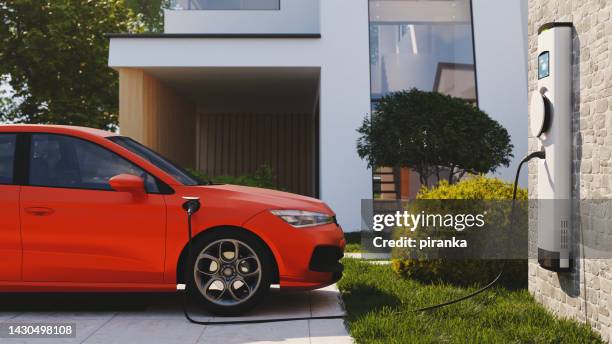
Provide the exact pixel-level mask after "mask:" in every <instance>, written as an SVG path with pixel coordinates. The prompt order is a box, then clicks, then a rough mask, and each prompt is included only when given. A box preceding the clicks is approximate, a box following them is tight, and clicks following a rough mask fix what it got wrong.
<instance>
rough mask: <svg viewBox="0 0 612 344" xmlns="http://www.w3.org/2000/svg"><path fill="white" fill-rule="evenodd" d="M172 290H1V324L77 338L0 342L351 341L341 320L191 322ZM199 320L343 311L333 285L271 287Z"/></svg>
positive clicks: (315, 343)
mask: <svg viewBox="0 0 612 344" xmlns="http://www.w3.org/2000/svg"><path fill="white" fill-rule="evenodd" d="M180 305H181V299H180V297H179V296H178V295H174V294H17V295H15V294H0V323H3V322H4V323H8V322H10V323H41V322H52V323H57V322H64V323H75V324H76V338H70V339H59V338H56V339H27V340H26V339H20V338H12V339H7V338H0V342H1V343H89V344H91V343H103V344H112V343H129V344H137V343H147V344H149V343H164V344H165V343H168V344H171V343H177V344H188V343H223V344H233V343H310V344H319V343H321V344H322V343H333V344H342V343H352V340H351V338H350V337H349V335H348V333H347V331H346V328H345V326H344V321H343V320H342V319H333V320H302V321H291V322H279V323H265V324H244V325H243V324H241V325H207V326H201V325H194V324H191V323H189V322H188V321H187V320H186V319H185V318H184V317H183V313H182V309H181V306H180ZM192 313H193V315H192V317H195V318H197V320H202V321H210V320H212V321H214V320H230V319H237V320H238V319H239V320H246V319H267V318H282V317H310V316H330V315H342V314H344V309H343V307H342V303H341V299H340V293H339V292H338V289H337V288H336V287H335V286H330V287H327V288H325V289H320V290H315V291H311V292H281V291H280V290H278V289H276V288H273V289H272V290H271V291H270V293H269V294H268V296H267V298H266V300H265V301H264V302H263V304H262V305H261V306H260V307H259V308H258V309H257V310H256V311H254V312H252V313H249V314H248V315H246V316H243V317H239V318H216V317H212V316H210V315H208V314H205V313H202V312H200V311H198V310H197V309H194V310H193V311H192Z"/></svg>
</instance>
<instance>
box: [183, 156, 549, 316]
mask: <svg viewBox="0 0 612 344" xmlns="http://www.w3.org/2000/svg"><path fill="white" fill-rule="evenodd" d="M534 158H538V159H545V158H546V153H545V152H544V151H538V152H534V153H531V154H529V155H527V156H526V157H524V158H523V160H521V162H520V163H519V165H518V168H517V170H516V176H515V178H514V189H513V191H512V208H511V211H510V230H512V229H513V228H514V210H515V206H516V194H517V191H518V180H519V176H520V173H521V169H522V167H523V165H524V164H525V163H526V162H528V161H530V160H532V159H534ZM183 199H184V200H185V203H183V209H184V210H185V211H186V212H187V227H188V235H189V241H188V242H187V262H191V260H192V259H193V251H192V241H193V240H192V239H193V238H192V228H191V217H192V216H193V215H194V214H195V213H197V212H198V210H200V207H201V205H200V198H199V197H183ZM188 266H189V264H185V267H186V268H185V270H187V267H188ZM188 273H189V271H185V274H184V276H185V278H187V276H188V275H187V274H188ZM503 273H504V269H503V267H502V269H501V271H500V272H499V274H497V276H496V277H495V278H494V279H493V280H492V281H491V282H489V283H488V284H487V285H485V286H484V287H482V288H480V289H478V290H476V291H474V292H472V293H470V294H468V295H465V296H463V297H460V298H457V299H454V300H451V301H447V302H444V303H440V304H437V305H433V306H427V307H423V308H417V309H413V310H411V311H410V312H411V313H419V312H425V311H431V310H434V309H438V308H442V307H446V306H449V305H452V304H455V303H458V302H461V301H464V300H467V299H470V298H472V297H474V296H476V295H478V294H481V293H483V292H484V291H486V290H488V289H490V288H491V287H493V286H494V285H495V284H496V283H497V282H498V281H499V279H500V278H501V276H502V275H503ZM177 289H178V290H181V291H183V314H184V315H185V318H186V319H187V320H188V321H189V322H190V323H192V324H197V325H238V324H263V323H275V322H285V321H299V320H328V319H344V318H345V317H346V316H345V315H331V316H316V317H315V316H310V317H293V318H273V319H255V320H230V321H198V320H195V319H193V318H192V317H191V316H190V314H189V312H188V311H187V285H186V284H185V285H177ZM402 313H405V312H397V314H402Z"/></svg>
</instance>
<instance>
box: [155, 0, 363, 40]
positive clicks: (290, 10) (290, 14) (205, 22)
mask: <svg viewBox="0 0 612 344" xmlns="http://www.w3.org/2000/svg"><path fill="white" fill-rule="evenodd" d="M319 1H320V0H281V7H280V10H279V11H264V10H247V11H235V10H225V11H208V10H200V11H196V10H191V11H187V10H182V11H175V10H166V11H164V18H165V19H164V22H165V29H164V30H165V32H166V33H229V34H231V33H234V34H241V33H249V34H261V33H265V34H279V33H282V34H289V33H292V34H293V33H315V34H316V33H319V32H320V28H319V27H320V25H319ZM358 7H359V6H358ZM339 20H342V18H339Z"/></svg>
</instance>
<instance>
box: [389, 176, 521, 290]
mask: <svg viewBox="0 0 612 344" xmlns="http://www.w3.org/2000/svg"><path fill="white" fill-rule="evenodd" d="M512 194H513V184H511V183H507V182H504V181H502V180H500V179H497V178H488V177H485V176H474V177H471V178H468V179H465V180H463V181H461V182H458V183H455V184H449V183H448V182H445V181H442V182H440V184H439V185H438V186H436V187H430V188H426V187H424V188H422V189H421V190H420V192H419V194H418V195H417V200H416V201H413V202H410V203H408V206H407V209H406V210H407V211H409V212H410V213H420V212H425V213H430V214H431V213H435V214H459V213H466V214H469V213H478V212H482V211H483V210H485V211H486V212H487V220H488V221H487V224H486V225H485V226H484V227H483V228H481V229H479V231H481V232H480V234H476V235H475V234H473V233H471V234H470V233H468V231H464V232H455V231H453V230H450V231H439V230H438V229H431V228H420V229H418V230H417V231H414V232H408V230H407V229H405V228H397V229H395V231H394V233H393V238H396V239H397V238H399V237H402V236H410V237H412V238H415V239H422V238H425V237H428V236H432V237H434V236H435V238H436V239H444V238H449V237H450V236H455V237H457V238H469V242H470V248H469V249H472V250H480V251H482V252H485V251H486V252H489V253H490V252H491V251H493V252H495V250H496V249H503V247H500V246H505V245H513V244H519V242H520V243H526V235H527V233H526V231H524V229H525V228H526V227H525V221H526V216H524V215H525V214H526V213H525V211H526V208H525V204H526V203H525V202H524V201H525V200H526V199H527V190H525V189H522V188H519V189H518V190H517V200H518V201H517V202H518V203H517V207H516V209H515V213H514V214H513V215H514V219H515V220H514V226H513V228H512V230H513V232H510V231H509V229H510V226H509V225H510V221H511V219H510V217H511V211H512V210H511V207H510V204H511V203H510V200H511V199H512ZM454 200H457V201H454ZM519 228H520V229H519ZM491 238H494V239H495V240H490V239H491ZM511 241H512V242H511ZM526 249H527V248H526V247H525V252H526ZM457 252H458V251H457V250H456V249H454V248H441V249H436V252H435V254H432V253H434V252H433V251H432V250H430V251H428V254H423V253H422V252H421V251H419V250H418V249H408V248H395V249H393V251H392V253H393V269H394V270H395V271H396V272H397V273H399V274H400V275H402V276H404V277H410V278H415V279H418V280H422V281H426V282H438V281H439V282H446V283H454V284H463V285H469V284H475V283H483V282H486V281H487V280H490V279H492V278H494V277H495V276H496V275H497V274H498V272H499V271H500V270H501V269H502V268H503V269H504V274H503V278H502V282H503V283H504V284H505V285H508V286H512V287H515V286H523V285H524V283H525V281H526V277H527V262H526V260H503V259H499V260H492V259H474V258H473V257H469V258H466V259H463V258H462V257H461V254H457ZM486 256H487V254H485V258H486Z"/></svg>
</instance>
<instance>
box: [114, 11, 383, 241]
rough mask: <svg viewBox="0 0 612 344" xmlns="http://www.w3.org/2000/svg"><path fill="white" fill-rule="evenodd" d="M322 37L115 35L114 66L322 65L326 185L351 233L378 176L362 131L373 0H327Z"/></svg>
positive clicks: (324, 193)
mask: <svg viewBox="0 0 612 344" xmlns="http://www.w3.org/2000/svg"><path fill="white" fill-rule="evenodd" d="M320 19H321V36H322V38H320V39H312V38H309V39H289V38H287V39H285V38H283V39H278V38H275V39H242V38H240V39H206V38H112V39H111V43H110V56H109V65H110V66H111V67H115V68H117V67H137V68H138V67H141V68H142V67H194V68H198V67H320V68H321V97H320V150H321V152H320V188H321V189H320V191H321V198H322V199H323V200H324V201H325V202H327V203H328V204H329V205H330V206H331V208H332V209H334V210H335V211H336V213H337V215H338V220H339V222H340V223H341V224H342V226H343V227H344V229H345V231H355V230H359V229H360V224H361V219H360V212H361V209H360V207H361V199H368V198H371V197H372V174H371V171H370V170H369V169H368V168H367V165H366V163H365V162H364V161H362V160H361V159H360V158H359V156H358V155H357V149H356V142H357V138H358V133H357V132H356V129H357V128H358V127H359V126H360V125H361V123H362V120H363V118H364V117H365V116H367V115H368V113H369V112H370V76H369V38H368V6H367V1H365V0H362V1H355V0H333V1H322V2H321V17H320Z"/></svg>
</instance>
